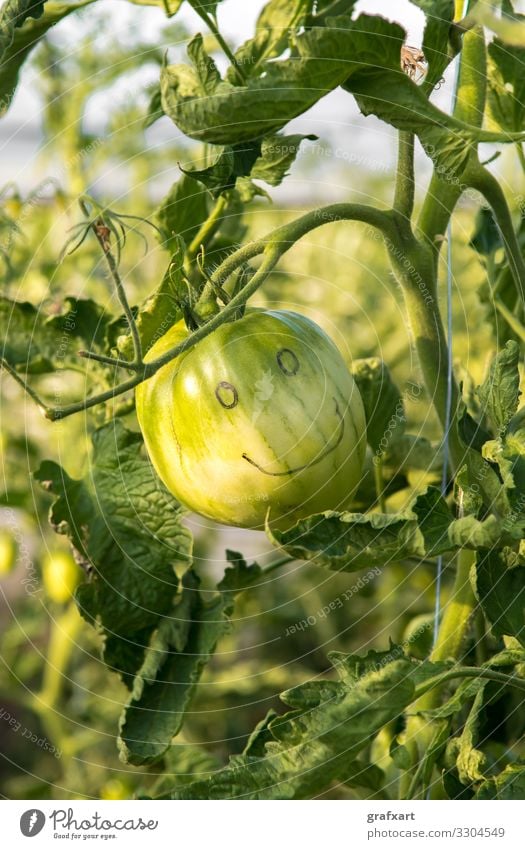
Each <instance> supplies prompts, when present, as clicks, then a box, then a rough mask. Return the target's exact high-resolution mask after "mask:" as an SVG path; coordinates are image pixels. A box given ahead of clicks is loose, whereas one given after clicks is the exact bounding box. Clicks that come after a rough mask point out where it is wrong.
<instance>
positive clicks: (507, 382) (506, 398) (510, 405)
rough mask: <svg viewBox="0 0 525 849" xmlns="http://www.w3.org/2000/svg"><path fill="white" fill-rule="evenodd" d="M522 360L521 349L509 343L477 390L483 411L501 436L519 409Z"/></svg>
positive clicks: (514, 343) (496, 358) (497, 356)
mask: <svg viewBox="0 0 525 849" xmlns="http://www.w3.org/2000/svg"><path fill="white" fill-rule="evenodd" d="M519 359H520V349H519V345H518V344H517V342H514V341H509V342H507V343H506V345H505V347H504V348H503V349H502V350H501V351H500V352H499V353H498V354H497V355H496V356H495V357H494V359H493V361H492V363H491V365H490V368H489V373H488V375H487V377H486V378H485V380H484V381H483V383H482V384H481V386H479V387H478V396H479V399H480V402H481V407H482V410H483V412H484V413H485V414H486V415H487V416H488V417H489V419H490V420H491V422H492V423H493V425H494V427H495V428H496V431H497V432H498V433H500V434H501V433H502V432H505V430H506V429H507V426H508V424H509V422H510V420H511V418H512V417H513V415H514V413H515V412H516V410H517V409H518V402H519V397H520V394H521V393H520V374H519V369H518V363H519Z"/></svg>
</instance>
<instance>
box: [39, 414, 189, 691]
mask: <svg viewBox="0 0 525 849" xmlns="http://www.w3.org/2000/svg"><path fill="white" fill-rule="evenodd" d="M141 448H142V438H141V436H140V434H138V433H133V432H132V431H129V430H126V429H125V427H124V425H123V424H122V422H121V421H120V420H118V419H117V420H115V421H113V422H110V423H109V424H107V425H104V427H102V428H100V429H99V430H97V431H96V432H95V433H94V435H93V456H92V459H91V464H90V467H89V469H88V471H87V474H86V476H85V478H84V479H83V480H74V479H72V478H70V477H69V476H68V475H67V474H66V472H65V471H64V469H62V468H61V467H60V466H58V465H57V464H56V463H53V462H51V461H49V460H48V461H44V462H43V463H42V465H41V466H40V468H39V469H38V471H37V472H36V473H35V478H36V480H37V481H39V482H40V483H41V484H42V485H43V486H44V488H45V489H46V490H48V491H49V492H52V493H53V494H54V495H55V497H56V500H55V501H54V503H53V506H52V507H51V512H50V522H51V524H52V526H53V527H54V529H55V530H56V532H57V533H60V534H66V535H67V536H68V538H69V540H70V541H71V543H72V545H73V547H74V549H75V550H76V552H77V556H78V558H79V560H80V561H81V562H83V563H84V564H85V566H86V569H87V570H88V576H87V579H86V580H85V582H84V583H83V584H81V585H80V586H79V587H78V589H77V596H76V597H77V603H78V606H79V609H80V612H81V613H82V614H83V616H84V617H85V618H86V619H88V621H90V622H92V623H93V624H95V623H98V624H99V626H100V628H101V630H102V632H103V634H104V637H105V644H104V659H105V661H106V663H107V664H108V665H109V666H111V667H112V668H114V669H116V670H117V671H119V672H120V673H121V674H122V675H123V677H124V679H125V681H126V683H127V684H128V686H129V684H130V679H129V676H131V675H134V674H135V673H136V672H137V671H138V669H139V667H140V666H141V664H142V662H143V658H144V652H145V649H146V647H147V645H148V641H149V637H150V635H151V633H152V632H153V630H154V629H155V628H156V627H157V626H158V623H159V621H160V620H161V617H163V616H166V615H167V614H168V612H169V611H170V610H171V609H172V599H173V597H174V595H175V593H176V591H177V586H178V582H177V577H176V569H182V568H185V567H186V566H187V564H188V563H189V562H190V555H191V546H192V541H191V534H190V532H189V531H188V530H187V529H186V528H184V527H183V526H182V524H181V518H182V515H183V511H182V508H181V507H180V505H179V504H178V503H177V501H175V499H174V498H173V497H172V496H171V495H170V493H168V491H167V490H166V489H165V488H164V487H163V485H162V484H161V483H160V481H159V479H158V477H157V476H156V475H155V473H154V471H153V469H152V467H151V465H150V463H149V462H148V461H147V460H146V459H145V458H144V456H143V454H142V452H141Z"/></svg>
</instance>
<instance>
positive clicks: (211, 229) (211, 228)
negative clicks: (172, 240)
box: [184, 195, 227, 274]
mask: <svg viewBox="0 0 525 849" xmlns="http://www.w3.org/2000/svg"><path fill="white" fill-rule="evenodd" d="M226 206H227V200H226V196H225V195H221V196H220V197H219V198H217V201H216V202H215V205H214V207H213V209H212V211H211V212H210V214H209V215H208V217H207V219H206V221H204V223H203V224H202V225H201V227H200V229H199V231H198V233H197V234H196V235H195V237H194V238H193V239H192V241H191V242H190V244H189V246H188V249H187V251H186V257H185V260H184V270H185V271H186V273H187V274H189V273H190V272H191V262H192V260H193V259H195V257H196V256H197V254H198V252H199V251H200V249H201V246H202V245H204V246H206V245H207V244H209V241H210V239H211V238H212V236H214V235H215V233H216V232H217V229H218V228H219V227H220V225H221V221H222V214H223V212H224V210H225V209H226Z"/></svg>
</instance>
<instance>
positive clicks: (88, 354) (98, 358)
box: [78, 351, 141, 371]
mask: <svg viewBox="0 0 525 849" xmlns="http://www.w3.org/2000/svg"><path fill="white" fill-rule="evenodd" d="M78 356H79V357H83V358H84V359H85V360H95V362H97V363H106V365H109V366H115V368H127V369H129V370H130V371H138V370H139V369H140V368H141V365H140V363H131V362H128V361H127V360H119V359H117V358H116V357H106V356H104V354H96V353H95V352H94V351H79V352H78Z"/></svg>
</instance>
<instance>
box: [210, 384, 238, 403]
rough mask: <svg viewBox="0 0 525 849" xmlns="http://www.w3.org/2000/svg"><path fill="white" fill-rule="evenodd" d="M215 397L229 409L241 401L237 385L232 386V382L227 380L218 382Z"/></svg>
mask: <svg viewBox="0 0 525 849" xmlns="http://www.w3.org/2000/svg"><path fill="white" fill-rule="evenodd" d="M215 397H216V398H217V401H218V402H219V404H221V406H223V407H226V409H227V410H231V408H232V407H236V406H237V404H238V403H239V395H238V393H237V390H236V388H235V386H232V384H231V383H228V382H227V381H226V380H221V382H220V383H218V384H217V387H216V389H215Z"/></svg>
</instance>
